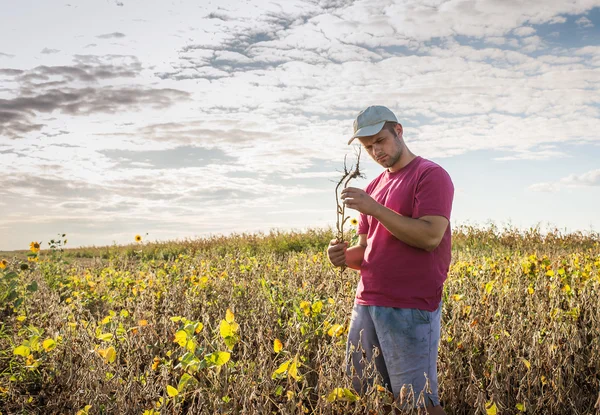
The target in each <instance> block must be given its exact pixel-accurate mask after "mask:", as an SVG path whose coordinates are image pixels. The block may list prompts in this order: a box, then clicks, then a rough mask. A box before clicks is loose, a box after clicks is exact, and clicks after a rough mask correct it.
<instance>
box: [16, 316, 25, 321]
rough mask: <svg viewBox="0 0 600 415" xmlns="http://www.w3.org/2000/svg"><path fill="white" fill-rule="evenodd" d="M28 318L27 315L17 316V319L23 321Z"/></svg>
mask: <svg viewBox="0 0 600 415" xmlns="http://www.w3.org/2000/svg"><path fill="white" fill-rule="evenodd" d="M26 318H27V316H19V317H17V321H20V322H23V321H25V319H26Z"/></svg>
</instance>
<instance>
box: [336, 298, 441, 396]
mask: <svg viewBox="0 0 600 415" xmlns="http://www.w3.org/2000/svg"><path fill="white" fill-rule="evenodd" d="M441 309H442V305H441V303H440V305H439V307H438V308H437V310H436V311H424V310H418V309H413V308H392V307H379V306H364V305H358V304H355V305H354V308H353V310H352V318H351V321H350V329H349V333H348V342H347V346H346V364H347V366H346V371H347V373H348V375H349V376H351V377H352V385H353V387H354V389H356V391H357V392H359V393H361V394H364V393H365V392H366V389H367V388H368V387H370V386H371V385H372V384H373V382H374V380H375V378H376V377H377V376H378V375H379V376H380V377H381V381H382V383H383V386H385V387H387V389H388V390H390V391H391V392H393V394H394V397H395V398H396V399H397V402H403V403H406V402H407V401H410V402H408V404H410V405H411V406H413V407H414V406H416V407H424V406H430V405H431V406H437V405H439V404H440V400H439V396H438V379H437V358H438V347H439V344H440V331H441ZM411 396H412V398H411Z"/></svg>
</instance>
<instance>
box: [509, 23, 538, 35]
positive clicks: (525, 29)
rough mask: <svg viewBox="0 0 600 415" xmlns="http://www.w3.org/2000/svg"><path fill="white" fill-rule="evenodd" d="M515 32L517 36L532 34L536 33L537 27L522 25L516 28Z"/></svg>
mask: <svg viewBox="0 0 600 415" xmlns="http://www.w3.org/2000/svg"><path fill="white" fill-rule="evenodd" d="M513 33H514V34H515V35H516V36H520V37H524V36H530V35H532V34H534V33H535V29H534V28H533V27H530V26H521V27H518V28H516V29H514V30H513Z"/></svg>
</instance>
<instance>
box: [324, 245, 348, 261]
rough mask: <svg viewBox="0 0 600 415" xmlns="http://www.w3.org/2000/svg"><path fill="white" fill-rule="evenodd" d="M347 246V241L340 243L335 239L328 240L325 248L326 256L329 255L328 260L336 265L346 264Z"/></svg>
mask: <svg viewBox="0 0 600 415" xmlns="http://www.w3.org/2000/svg"><path fill="white" fill-rule="evenodd" d="M347 248H348V242H342V243H340V242H339V241H338V240H337V239H332V240H331V241H330V242H329V247H328V248H327V256H328V257H329V262H331V264H332V265H334V266H336V267H341V266H345V265H346V249H347Z"/></svg>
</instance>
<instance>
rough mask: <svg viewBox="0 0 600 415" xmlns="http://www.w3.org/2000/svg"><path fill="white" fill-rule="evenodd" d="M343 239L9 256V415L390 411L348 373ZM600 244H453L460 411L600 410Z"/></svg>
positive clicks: (448, 330) (272, 237)
mask: <svg viewBox="0 0 600 415" xmlns="http://www.w3.org/2000/svg"><path fill="white" fill-rule="evenodd" d="M334 234H335V231H333V230H331V229H313V230H309V231H306V232H271V233H268V234H239V235H231V236H227V237H211V238H205V239H199V240H186V241H173V242H165V243H147V242H144V241H140V242H138V243H135V244H132V245H130V246H124V247H123V246H112V247H111V246H109V247H89V248H81V249H73V250H66V249H64V245H62V244H61V243H58V242H62V239H61V238H64V235H63V236H62V237H61V238H59V239H58V240H57V242H54V246H53V247H49V248H48V249H42V247H40V246H39V244H38V245H37V247H36V245H35V244H32V246H31V247H30V251H29V255H30V256H29V257H28V256H27V255H26V254H25V253H24V252H21V253H16V254H15V253H4V254H3V255H4V256H3V257H0V261H2V262H0V413H1V414H80V415H83V414H138V415H154V414H186V413H190V414H313V413H314V414H375V413H377V414H383V413H386V411H387V410H389V408H390V404H392V402H391V397H390V396H389V393H388V392H387V391H386V390H385V389H384V388H381V387H380V386H378V385H377V384H375V385H374V386H373V387H372V388H371V389H370V391H369V392H368V394H367V395H366V396H363V397H358V396H357V395H356V394H355V393H354V392H353V391H352V389H351V385H350V381H349V379H348V378H347V376H346V375H345V372H344V367H345V363H344V349H345V338H346V333H347V329H348V323H349V317H350V311H351V308H352V303H353V298H354V290H355V287H356V283H357V278H358V274H357V273H356V272H354V271H352V270H346V271H345V272H343V273H341V274H340V272H339V270H338V269H334V268H333V267H332V266H331V265H330V264H329V262H328V261H327V257H326V254H325V249H326V246H327V244H328V242H329V240H330V239H331V238H332V237H333V235H334ZM132 239H133V236H132ZM140 239H141V238H140ZM599 241H600V238H599V237H598V235H597V234H593V233H588V234H584V233H570V234H565V233H561V232H559V231H554V232H550V233H547V234H542V233H541V232H540V231H539V229H529V230H527V231H518V230H516V229H503V230H499V229H496V228H495V227H493V226H490V227H486V228H473V227H463V228H458V229H455V230H454V238H453V262H452V265H451V268H450V273H449V277H448V280H447V283H446V285H445V290H444V298H443V300H444V305H443V314H442V341H441V345H440V359H439V373H440V393H441V398H442V402H443V405H444V407H445V409H446V412H447V413H448V414H486V415H487V414H489V415H493V414H519V413H526V414H561V415H564V414H593V413H597V411H598V407H599V406H600V402H599V401H598V400H599V399H600V395H599V391H600V344H599V342H600V302H599V300H598V299H599V298H600V242H599ZM415 397H416V398H418V391H416V396H415Z"/></svg>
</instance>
